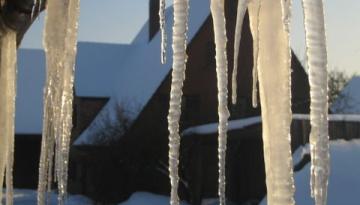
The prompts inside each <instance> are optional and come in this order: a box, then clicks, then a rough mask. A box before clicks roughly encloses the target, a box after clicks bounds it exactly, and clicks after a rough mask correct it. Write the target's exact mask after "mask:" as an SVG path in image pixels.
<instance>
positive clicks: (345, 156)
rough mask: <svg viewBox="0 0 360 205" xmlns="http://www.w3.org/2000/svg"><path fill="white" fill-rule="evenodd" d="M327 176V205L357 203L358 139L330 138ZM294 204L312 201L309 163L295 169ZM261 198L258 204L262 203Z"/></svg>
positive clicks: (359, 180)
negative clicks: (328, 176) (329, 167)
mask: <svg viewBox="0 0 360 205" xmlns="http://www.w3.org/2000/svg"><path fill="white" fill-rule="evenodd" d="M330 159H331V162H330V165H331V169H330V179H329V190H328V203H327V205H339V204H344V205H356V204H359V194H360V175H359V173H360V160H359V159H360V140H352V141H343V140H338V141H332V142H331V145H330ZM295 184H296V192H295V200H296V204H306V205H311V204H314V200H313V199H312V198H311V196H310V164H307V165H306V166H305V167H304V168H303V169H302V170H301V171H299V172H296V173H295ZM265 204H267V203H266V200H263V201H262V203H261V205H265Z"/></svg>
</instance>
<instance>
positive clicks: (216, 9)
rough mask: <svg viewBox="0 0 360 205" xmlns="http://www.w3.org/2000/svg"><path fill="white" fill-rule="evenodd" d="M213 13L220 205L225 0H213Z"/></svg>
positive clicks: (224, 109) (225, 124)
mask: <svg viewBox="0 0 360 205" xmlns="http://www.w3.org/2000/svg"><path fill="white" fill-rule="evenodd" d="M210 10H211V15H212V17H213V25H214V37H215V51H216V57H215V58H216V75H217V87H218V115H219V127H218V132H219V136H218V158H219V189H218V193H219V199H220V205H224V204H225V201H226V198H225V184H226V181H225V157H226V142H227V128H228V118H229V115H230V114H229V110H228V107H227V104H228V90H227V88H228V62H227V53H226V42H227V37H226V26H225V24H226V22H225V10H224V0H211V2H210Z"/></svg>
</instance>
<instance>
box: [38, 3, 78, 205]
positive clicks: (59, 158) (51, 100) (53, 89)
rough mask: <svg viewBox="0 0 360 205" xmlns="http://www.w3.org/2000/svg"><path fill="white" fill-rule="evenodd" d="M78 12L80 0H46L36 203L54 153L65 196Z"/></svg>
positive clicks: (47, 181)
mask: <svg viewBox="0 0 360 205" xmlns="http://www.w3.org/2000/svg"><path fill="white" fill-rule="evenodd" d="M78 16H79V0H63V1H56V0H49V1H48V2H47V15H46V19H45V30H44V41H43V43H44V48H45V53H46V65H47V71H46V73H47V76H46V85H45V88H44V119H43V121H44V122H43V138H42V145H41V156H40V168H39V185H38V204H39V205H43V204H45V203H46V197H45V196H46V192H47V191H48V190H50V189H51V179H52V164H53V160H54V157H55V164H54V165H55V177H54V178H56V179H57V183H58V192H59V197H58V199H59V204H60V205H62V204H64V200H65V197H66V191H67V171H68V157H69V144H70V134H71V128H72V101H73V80H74V76H73V75H74V64H75V56H76V42H77V28H78V22H77V21H78ZM54 149H55V151H54Z"/></svg>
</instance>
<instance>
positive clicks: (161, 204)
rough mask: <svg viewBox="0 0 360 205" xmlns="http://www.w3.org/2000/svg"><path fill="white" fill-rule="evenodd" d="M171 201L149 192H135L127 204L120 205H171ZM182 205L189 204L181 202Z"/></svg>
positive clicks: (166, 197)
mask: <svg viewBox="0 0 360 205" xmlns="http://www.w3.org/2000/svg"><path fill="white" fill-rule="evenodd" d="M169 201H170V198H169V197H168V196H163V195H158V194H153V193H149V192H135V193H134V194H132V195H131V197H130V198H129V199H128V200H127V201H126V202H123V203H120V204H119V205H169ZM180 205H188V203H186V202H180Z"/></svg>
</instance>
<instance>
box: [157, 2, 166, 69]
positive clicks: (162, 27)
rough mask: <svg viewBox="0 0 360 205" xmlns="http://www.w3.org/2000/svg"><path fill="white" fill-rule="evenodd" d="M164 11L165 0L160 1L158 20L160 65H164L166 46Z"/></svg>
mask: <svg viewBox="0 0 360 205" xmlns="http://www.w3.org/2000/svg"><path fill="white" fill-rule="evenodd" d="M165 9H166V4H165V0H160V10H159V18H160V31H161V63H162V64H165V63H166V46H167V36H166V28H165V24H166V21H165Z"/></svg>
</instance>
